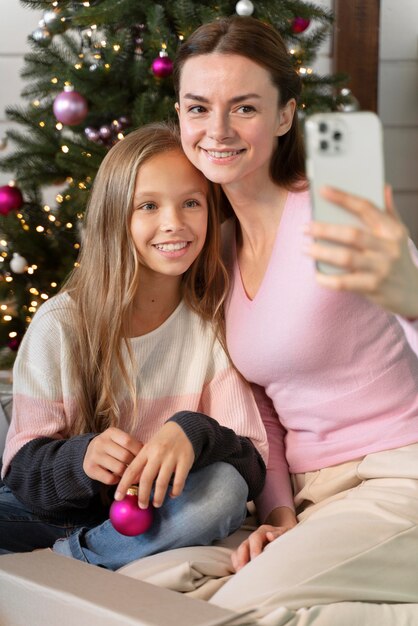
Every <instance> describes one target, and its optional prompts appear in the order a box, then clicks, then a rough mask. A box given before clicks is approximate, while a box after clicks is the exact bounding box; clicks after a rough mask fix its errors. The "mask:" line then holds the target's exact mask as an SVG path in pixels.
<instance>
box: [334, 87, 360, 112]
mask: <svg viewBox="0 0 418 626" xmlns="http://www.w3.org/2000/svg"><path fill="white" fill-rule="evenodd" d="M339 95H340V97H341V98H342V101H341V102H339V103H338V104H337V107H336V108H337V111H341V112H342V113H352V112H353V111H359V110H360V103H359V101H358V100H357V98H356V97H355V96H354V95H353V93H352V91H351V89H348V88H347V87H344V88H343V89H341V91H340V94H339Z"/></svg>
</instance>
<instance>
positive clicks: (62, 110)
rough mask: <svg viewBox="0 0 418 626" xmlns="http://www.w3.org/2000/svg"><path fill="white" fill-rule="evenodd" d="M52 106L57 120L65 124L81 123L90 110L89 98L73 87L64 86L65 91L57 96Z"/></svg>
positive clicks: (75, 124)
mask: <svg viewBox="0 0 418 626" xmlns="http://www.w3.org/2000/svg"><path fill="white" fill-rule="evenodd" d="M52 108H53V111H54V115H55V117H56V119H57V121H58V122H61V124H65V126H77V124H81V122H83V121H84V119H85V118H86V116H87V113H88V112H89V109H88V105H87V100H86V99H85V97H84V96H82V95H81V93H78V91H74V89H73V87H64V91H62V92H61V93H59V94H58V95H57V97H56V98H55V100H54V104H53V107H52Z"/></svg>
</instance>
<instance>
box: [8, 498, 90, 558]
mask: <svg viewBox="0 0 418 626" xmlns="http://www.w3.org/2000/svg"><path fill="white" fill-rule="evenodd" d="M95 523H96V524H97V519H96V521H95ZM85 524H86V522H85V520H84V525H85ZM91 526H94V522H93V520H92V524H91ZM80 527H81V522H80V524H75V523H74V521H72V522H70V521H69V520H67V519H65V516H63V518H62V520H61V521H60V522H56V521H48V520H45V519H39V517H37V516H36V515H35V514H34V513H32V512H31V511H29V510H28V509H27V508H26V507H25V505H24V504H22V503H21V502H20V500H18V499H17V498H15V496H14V495H13V493H12V492H11V491H10V489H9V488H8V487H6V486H3V487H0V554H8V553H10V552H30V551H31V550H35V549H36V548H50V547H52V546H53V544H54V543H55V541H56V540H57V539H60V538H62V537H68V536H69V535H71V533H72V532H74V530H76V529H77V528H80Z"/></svg>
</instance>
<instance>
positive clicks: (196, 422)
mask: <svg viewBox="0 0 418 626" xmlns="http://www.w3.org/2000/svg"><path fill="white" fill-rule="evenodd" d="M168 421H169V422H175V423H176V424H178V425H179V426H180V427H181V428H182V430H183V431H184V433H185V434H186V436H187V438H188V439H189V441H190V443H191V444H192V446H193V450H194V455H195V460H194V463H193V465H192V468H191V471H194V470H198V469H201V468H202V467H206V466H207V465H210V464H211V463H216V462H218V461H223V462H224V463H229V464H230V465H233V466H234V467H235V469H236V470H237V471H238V472H239V473H240V474H241V476H242V477H243V478H244V480H245V481H246V483H247V485H248V500H253V499H254V498H255V497H256V496H257V495H258V494H259V493H260V492H261V490H262V488H263V485H264V479H265V475H266V466H265V464H264V461H263V459H262V457H261V454H260V453H259V452H258V451H257V449H256V448H255V446H254V444H253V443H252V442H251V440H250V439H249V438H248V437H242V436H240V435H237V434H236V433H235V432H234V431H233V430H232V429H231V428H227V427H226V426H221V425H220V424H219V423H218V422H217V421H216V420H215V419H213V418H212V417H209V416H208V415H204V414H203V413H195V412H193V411H180V412H179V413H176V414H175V415H173V417H171V418H170V419H169V420H168Z"/></svg>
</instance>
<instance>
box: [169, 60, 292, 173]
mask: <svg viewBox="0 0 418 626" xmlns="http://www.w3.org/2000/svg"><path fill="white" fill-rule="evenodd" d="M294 106H295V105H294V101H293V100H291V101H289V103H287V104H286V105H285V106H284V107H281V108H280V107H279V93H278V90H277V88H276V87H275V86H274V85H273V83H272V80H271V77H270V74H269V72H268V71H267V70H265V69H264V68H263V67H261V66H260V65H258V64H257V63H254V62H253V61H251V60H250V59H247V58H246V57H243V56H240V55H226V54H219V53H212V54H203V55H200V56H196V57H191V58H190V59H188V60H187V61H186V62H185V64H184V65H183V68H182V72H181V79H180V94H179V102H178V103H177V104H176V109H177V113H178V115H179V120H180V128H181V138H182V143H183V148H184V151H185V153H186V154H187V156H188V158H189V159H190V160H191V162H192V163H193V164H194V165H195V166H196V167H197V168H199V170H201V171H202V172H203V173H204V174H205V176H206V177H207V178H209V179H210V180H212V181H214V182H217V183H221V184H222V185H228V184H231V183H236V182H240V181H241V180H245V179H247V180H250V181H254V182H256V181H257V182H259V181H263V179H264V177H268V176H269V165H270V160H271V156H272V154H273V152H274V150H275V148H276V144H277V137H278V136H279V135H283V134H284V133H285V132H287V131H288V130H289V128H290V126H291V123H292V118H293V112H294ZM248 177H250V178H248Z"/></svg>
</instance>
